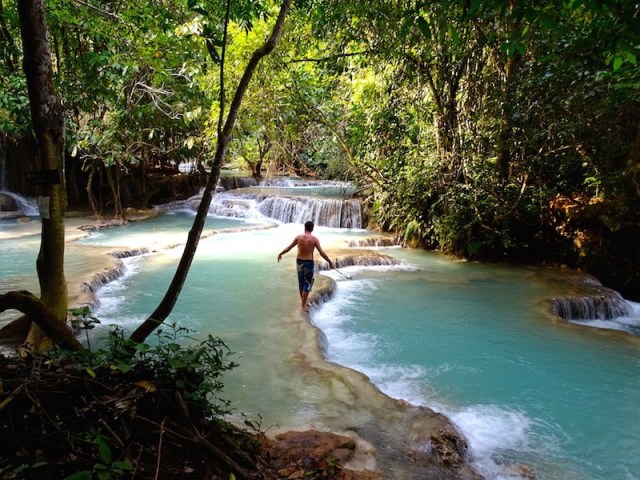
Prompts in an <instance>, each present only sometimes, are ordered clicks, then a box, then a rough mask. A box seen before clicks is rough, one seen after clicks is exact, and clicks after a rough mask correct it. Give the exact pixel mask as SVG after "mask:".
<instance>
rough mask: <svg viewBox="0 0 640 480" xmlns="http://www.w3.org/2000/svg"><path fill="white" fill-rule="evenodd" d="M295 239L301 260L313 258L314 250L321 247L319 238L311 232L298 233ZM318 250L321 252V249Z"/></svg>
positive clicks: (298, 256)
mask: <svg viewBox="0 0 640 480" xmlns="http://www.w3.org/2000/svg"><path fill="white" fill-rule="evenodd" d="M294 241H295V242H296V244H297V245H298V255H297V256H296V257H297V258H299V259H300V260H313V250H314V249H316V248H319V247H320V242H318V239H317V238H316V237H314V236H313V235H311V233H309V232H305V233H304V234H302V235H298V236H297V237H296V238H295V240H294ZM318 252H320V249H319V250H318ZM321 255H322V253H321Z"/></svg>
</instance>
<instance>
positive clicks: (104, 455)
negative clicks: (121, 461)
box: [96, 437, 111, 463]
mask: <svg viewBox="0 0 640 480" xmlns="http://www.w3.org/2000/svg"><path fill="white" fill-rule="evenodd" d="M96 443H97V444H98V453H99V454H100V458H101V459H102V461H103V462H104V463H111V449H110V448H109V445H108V444H107V442H106V441H105V440H103V439H101V438H100V437H98V438H97V439H96Z"/></svg>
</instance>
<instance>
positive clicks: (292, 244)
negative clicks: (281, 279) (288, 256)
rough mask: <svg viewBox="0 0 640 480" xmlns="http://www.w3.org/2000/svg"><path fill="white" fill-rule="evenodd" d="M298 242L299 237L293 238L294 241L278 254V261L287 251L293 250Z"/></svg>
mask: <svg viewBox="0 0 640 480" xmlns="http://www.w3.org/2000/svg"><path fill="white" fill-rule="evenodd" d="M297 244H298V237H296V238H294V239H293V242H291V245H289V246H288V247H287V248H285V249H284V250H282V251H281V252H280V254H279V255H278V261H280V259H281V258H282V255H284V254H285V253H287V252H288V251H289V250H291V249H292V248H293V247H295V246H296V245H297Z"/></svg>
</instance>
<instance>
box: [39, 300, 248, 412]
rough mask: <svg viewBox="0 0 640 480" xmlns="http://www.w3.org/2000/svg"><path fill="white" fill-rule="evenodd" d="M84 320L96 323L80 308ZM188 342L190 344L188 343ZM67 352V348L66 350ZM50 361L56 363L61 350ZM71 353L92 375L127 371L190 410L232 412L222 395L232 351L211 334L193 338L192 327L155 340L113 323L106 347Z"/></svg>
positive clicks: (172, 330)
mask: <svg viewBox="0 0 640 480" xmlns="http://www.w3.org/2000/svg"><path fill="white" fill-rule="evenodd" d="M80 310H81V311H80V312H79V313H80V317H79V320H78V321H80V322H85V321H86V322H88V323H89V324H90V325H92V326H93V325H94V323H96V322H97V319H95V320H94V317H90V316H88V315H86V313H87V312H85V311H84V310H82V309H80ZM185 341H188V342H191V343H189V344H187V345H184V344H183V343H184V342H185ZM62 353H64V352H62ZM53 355H54V356H53V357H52V358H51V359H50V360H49V361H50V362H56V361H58V360H57V357H56V355H58V352H56V353H54V354H53ZM64 355H65V358H66V357H68V356H69V355H70V359H72V360H73V361H74V368H75V369H77V370H78V371H82V372H85V373H86V374H87V375H89V376H90V377H92V378H98V379H99V378H100V376H101V375H105V374H108V373H109V374H116V375H125V376H127V377H128V378H130V379H131V381H134V382H135V381H139V382H142V383H141V384H140V385H141V386H142V387H143V388H146V389H147V390H148V391H154V390H155V389H156V388H160V386H162V388H163V389H168V390H172V391H176V392H178V393H179V394H180V396H181V398H182V399H183V400H184V402H185V404H186V405H187V407H188V408H189V409H193V411H196V412H200V413H201V414H203V415H206V416H210V415H213V416H222V415H225V414H227V413H230V409H229V402H228V401H226V400H223V399H222V398H220V393H221V392H222V389H223V388H224V383H223V381H222V377H223V375H224V373H225V372H226V371H228V370H231V369H233V368H235V367H236V366H237V364H236V363H234V362H232V361H230V360H229V357H230V356H231V355H232V353H231V352H230V351H229V349H228V348H227V346H226V345H225V343H224V342H223V341H222V340H221V339H219V338H216V337H213V336H212V335H208V336H207V338H206V339H204V340H196V339H195V338H192V337H190V336H189V329H187V328H184V327H178V326H176V325H175V324H172V325H169V326H168V327H167V328H164V329H158V330H157V331H156V332H155V342H154V343H139V344H138V343H135V342H132V341H131V340H129V339H128V338H126V337H125V335H124V332H123V331H122V330H121V329H120V328H118V327H114V328H113V329H112V330H111V331H110V332H109V334H108V337H107V345H106V347H104V348H99V349H96V350H94V351H89V350H85V351H82V352H78V353H67V354H64Z"/></svg>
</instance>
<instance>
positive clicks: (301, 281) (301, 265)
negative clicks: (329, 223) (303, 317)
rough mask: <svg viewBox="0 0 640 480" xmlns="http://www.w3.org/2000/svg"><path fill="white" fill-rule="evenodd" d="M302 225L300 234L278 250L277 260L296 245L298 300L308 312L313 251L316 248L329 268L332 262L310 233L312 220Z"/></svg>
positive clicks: (311, 282) (311, 283)
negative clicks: (282, 248) (302, 231)
mask: <svg viewBox="0 0 640 480" xmlns="http://www.w3.org/2000/svg"><path fill="white" fill-rule="evenodd" d="M304 227H305V228H304V233H303V234H302V235H297V236H296V237H295V238H294V239H293V242H291V244H289V246H288V247H286V248H285V249H284V250H282V252H280V254H278V262H279V261H280V259H281V258H282V256H283V255H284V254H285V253H287V252H288V251H289V250H291V249H292V248H293V247H295V246H297V247H298V254H297V256H296V262H297V264H298V265H297V271H298V285H299V287H300V302H301V305H302V310H304V311H305V312H308V311H309V307H308V306H307V298H308V296H309V292H310V291H311V287H312V285H313V271H314V264H313V251H314V250H316V249H317V250H318V253H319V254H320V255H321V256H322V258H324V259H325V260H326V261H327V262H328V263H329V267H330V268H333V262H332V261H331V259H330V258H329V256H328V255H327V254H326V253H325V252H324V250H322V247H321V246H320V240H318V239H317V238H316V237H314V236H313V235H312V234H311V232H312V231H313V222H307V223H305V226H304Z"/></svg>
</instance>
